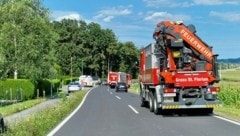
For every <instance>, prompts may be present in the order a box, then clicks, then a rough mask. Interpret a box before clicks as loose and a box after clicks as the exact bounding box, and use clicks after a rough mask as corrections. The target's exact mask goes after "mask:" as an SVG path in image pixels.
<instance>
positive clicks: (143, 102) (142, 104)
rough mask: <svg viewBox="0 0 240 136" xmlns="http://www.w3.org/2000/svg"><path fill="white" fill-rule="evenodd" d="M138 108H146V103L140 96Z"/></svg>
mask: <svg viewBox="0 0 240 136" xmlns="http://www.w3.org/2000/svg"><path fill="white" fill-rule="evenodd" d="M140 106H141V107H147V101H145V99H144V98H143V96H142V95H140Z"/></svg>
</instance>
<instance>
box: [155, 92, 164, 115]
mask: <svg viewBox="0 0 240 136" xmlns="http://www.w3.org/2000/svg"><path fill="white" fill-rule="evenodd" d="M153 107H154V114H156V115H159V114H160V113H161V111H162V107H161V108H158V104H157V96H156V95H154V100H153Z"/></svg>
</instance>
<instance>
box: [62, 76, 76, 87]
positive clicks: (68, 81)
mask: <svg viewBox="0 0 240 136" xmlns="http://www.w3.org/2000/svg"><path fill="white" fill-rule="evenodd" d="M78 80H79V79H78V77H72V78H71V77H69V76H63V77H62V84H63V85H67V84H68V83H70V82H71V81H78Z"/></svg>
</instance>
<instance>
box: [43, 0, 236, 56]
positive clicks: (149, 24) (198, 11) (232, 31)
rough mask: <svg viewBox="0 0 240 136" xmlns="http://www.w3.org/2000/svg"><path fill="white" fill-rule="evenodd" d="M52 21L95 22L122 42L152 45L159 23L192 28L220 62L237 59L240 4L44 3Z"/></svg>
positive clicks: (198, 0)
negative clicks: (165, 22) (225, 59)
mask: <svg viewBox="0 0 240 136" xmlns="http://www.w3.org/2000/svg"><path fill="white" fill-rule="evenodd" d="M43 4H44V6H45V7H47V8H49V10H50V12H51V17H52V19H53V20H61V19H63V18H70V19H78V20H84V21H86V22H96V23H98V24H100V25H101V27H102V28H103V29H105V28H109V29H112V30H113V32H114V33H115V34H116V36H117V37H118V40H119V41H121V42H126V41H133V42H134V43H135V45H136V46H138V47H139V48H141V47H144V46H146V45H148V44H149V43H153V42H154V39H153V38H152V33H153V30H154V28H155V26H156V24H157V22H159V21H163V20H173V21H176V20H182V21H184V24H186V25H188V24H194V25H195V27H196V30H197V35H198V36H199V37H201V39H202V40H203V41H205V42H206V43H207V44H209V45H210V46H213V52H214V53H215V54H219V57H218V58H220V59H224V58H239V57H240V0H44V2H43Z"/></svg>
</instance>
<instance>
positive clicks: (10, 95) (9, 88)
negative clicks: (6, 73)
mask: <svg viewBox="0 0 240 136" xmlns="http://www.w3.org/2000/svg"><path fill="white" fill-rule="evenodd" d="M34 89H35V86H34V84H33V83H32V82H31V81H29V80H26V79H17V80H14V79H7V80H1V81H0V99H7V100H10V99H12V100H13V99H14V100H15V99H21V100H24V99H30V98H32V97H33V96H34Z"/></svg>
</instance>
